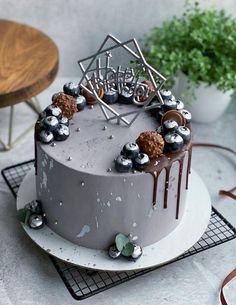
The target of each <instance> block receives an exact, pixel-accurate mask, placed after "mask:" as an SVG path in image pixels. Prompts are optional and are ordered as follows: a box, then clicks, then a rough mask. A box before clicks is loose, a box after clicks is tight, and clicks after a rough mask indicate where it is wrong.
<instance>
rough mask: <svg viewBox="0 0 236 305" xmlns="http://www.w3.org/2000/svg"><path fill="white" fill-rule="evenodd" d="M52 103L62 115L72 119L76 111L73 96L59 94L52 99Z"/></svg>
mask: <svg viewBox="0 0 236 305" xmlns="http://www.w3.org/2000/svg"><path fill="white" fill-rule="evenodd" d="M53 105H56V106H57V107H59V108H60V109H61V111H62V114H63V116H65V117H67V118H68V119H72V117H73V115H74V114H75V113H76V112H77V106H76V101H75V99H74V97H73V96H71V95H67V94H64V93H61V94H59V95H58V96H56V97H55V98H54V100H53Z"/></svg>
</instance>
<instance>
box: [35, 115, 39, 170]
mask: <svg viewBox="0 0 236 305" xmlns="http://www.w3.org/2000/svg"><path fill="white" fill-rule="evenodd" d="M39 130H40V126H39V122H38V121H37V122H36V124H35V126H34V168H35V175H37V172H38V165H37V161H38V158H37V141H38V134H39Z"/></svg>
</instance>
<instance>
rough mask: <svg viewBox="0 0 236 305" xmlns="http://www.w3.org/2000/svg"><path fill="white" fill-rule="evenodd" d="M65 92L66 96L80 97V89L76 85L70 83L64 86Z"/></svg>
mask: <svg viewBox="0 0 236 305" xmlns="http://www.w3.org/2000/svg"><path fill="white" fill-rule="evenodd" d="M63 91H64V93H65V94H68V95H71V96H73V97H77V96H79V93H80V88H79V86H78V85H76V84H75V83H73V82H69V83H66V84H65V85H64V86H63Z"/></svg>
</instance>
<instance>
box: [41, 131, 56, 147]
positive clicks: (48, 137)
mask: <svg viewBox="0 0 236 305" xmlns="http://www.w3.org/2000/svg"><path fill="white" fill-rule="evenodd" d="M53 140H54V136H53V133H52V132H51V131H48V130H41V131H40V133H39V141H40V142H42V143H44V144H50V143H52V141H53Z"/></svg>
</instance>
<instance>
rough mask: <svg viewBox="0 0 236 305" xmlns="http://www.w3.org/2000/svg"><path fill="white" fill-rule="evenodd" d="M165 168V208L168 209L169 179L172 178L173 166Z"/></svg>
mask: <svg viewBox="0 0 236 305" xmlns="http://www.w3.org/2000/svg"><path fill="white" fill-rule="evenodd" d="M165 169H166V181H165V195H164V209H167V200H168V191H169V179H170V169H171V166H168V167H166V168H165Z"/></svg>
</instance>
